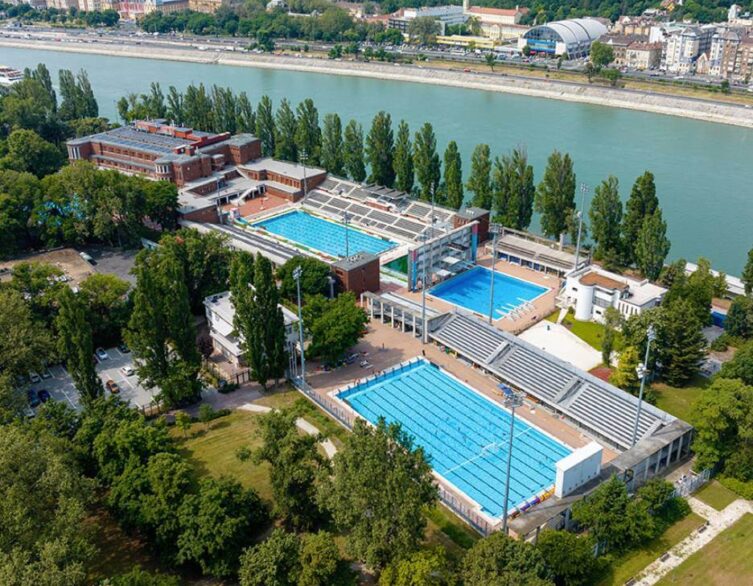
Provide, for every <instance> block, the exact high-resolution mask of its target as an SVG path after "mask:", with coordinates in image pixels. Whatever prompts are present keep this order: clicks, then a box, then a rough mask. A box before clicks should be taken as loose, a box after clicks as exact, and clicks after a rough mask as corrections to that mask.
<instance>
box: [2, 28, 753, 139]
mask: <svg viewBox="0 0 753 586" xmlns="http://www.w3.org/2000/svg"><path fill="white" fill-rule="evenodd" d="M2 47H13V48H20V49H39V50H46V51H56V52H71V53H88V54H98V55H108V56H113V57H130V58H142V59H158V60H160V59H161V60H171V61H183V62H192V63H204V64H217V65H229V66H236V67H256V68H262V69H277V70H288V71H300V72H308V73H321V74H327V75H347V76H356V77H366V78H372V79H387V80H393V81H406V82H412V83H424V84H432V85H445V86H451V87H459V88H466V89H476V90H484V91H495V92H503V93H510V94H518V95H526V96H532V97H537V98H547V99H555V100H562V101H568V102H579V103H584V104H592V105H597V106H608V107H613V108H625V109H630V110H638V111H642V112H651V113H654V114H664V115H669V116H679V117H683V118H693V119H696V120H703V121H707V122H715V123H720V124H730V125H735V126H742V127H745V128H753V108H748V107H745V106H739V105H733V104H726V103H720V102H716V101H713V100H705V99H700V98H686V97H679V96H669V95H664V94H660V93H655V92H647V91H638V90H626V89H617V88H610V87H603V86H596V85H589V84H579V83H571V82H563V81H554V80H542V79H534V78H526V77H522V76H510V75H502V74H494V73H477V72H465V71H459V70H447V69H434V68H431V67H429V66H419V65H404V64H403V65H398V64H385V63H375V62H369V63H366V62H361V61H357V62H356V61H339V60H329V59H317V58H311V57H303V56H301V57H292V56H280V55H269V54H254V53H239V52H231V51H218V50H206V51H200V50H198V49H196V48H191V47H190V46H187V45H186V46H181V44H180V43H178V42H169V43H161V44H159V46H155V45H154V44H150V46H145V45H140V44H136V43H135V42H133V43H129V42H118V43H117V44H114V43H112V44H107V43H104V42H102V43H83V42H67V40H66V41H62V42H57V41H54V40H38V39H23V38H0V48H2Z"/></svg>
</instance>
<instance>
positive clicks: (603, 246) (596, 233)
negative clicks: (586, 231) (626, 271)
mask: <svg viewBox="0 0 753 586" xmlns="http://www.w3.org/2000/svg"><path fill="white" fill-rule="evenodd" d="M588 217H589V218H590V220H591V235H592V238H593V240H594V243H595V244H596V246H595V247H594V257H595V258H597V259H599V260H603V261H604V262H605V263H607V264H608V265H612V266H614V265H616V264H618V263H619V261H620V254H621V248H622V239H621V226H622V200H621V199H620V192H619V182H618V181H617V177H613V176H611V175H610V176H609V177H608V178H607V179H605V180H604V181H602V182H601V183H600V184H599V185H598V186H597V187H596V189H595V190H594V198H593V200H592V201H591V209H590V210H589V212H588Z"/></svg>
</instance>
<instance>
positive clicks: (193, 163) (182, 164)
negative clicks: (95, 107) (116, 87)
mask: <svg viewBox="0 0 753 586" xmlns="http://www.w3.org/2000/svg"><path fill="white" fill-rule="evenodd" d="M67 147H68V158H69V159H70V160H71V161H79V160H86V161H91V162H92V163H94V164H95V165H97V166H98V167H102V168H105V169H115V170H117V171H121V172H123V173H133V174H139V175H146V176H148V177H151V178H152V179H159V180H164V181H172V182H173V183H175V184H176V185H178V186H179V187H182V186H183V185H186V184H187V183H190V182H192V181H196V180H197V179H201V178H202V177H210V176H212V175H213V174H214V173H216V172H218V171H221V170H222V169H223V168H225V167H226V166H228V165H240V164H242V163H247V162H248V161H251V160H253V159H258V158H259V157H261V141H260V140H259V139H258V138H256V137H255V136H252V135H250V134H238V135H235V136H231V135H230V133H228V132H223V133H220V134H213V133H210V132H202V131H199V130H194V129H192V128H184V127H180V126H172V125H169V124H166V123H165V121H164V120H151V121H146V120H138V121H136V122H134V123H133V124H131V125H128V126H122V127H120V128H115V129H113V130H108V131H106V132H101V133H99V134H94V135H91V136H86V137H82V138H76V139H73V140H69V141H68V142H67Z"/></svg>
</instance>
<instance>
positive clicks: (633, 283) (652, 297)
mask: <svg viewBox="0 0 753 586" xmlns="http://www.w3.org/2000/svg"><path fill="white" fill-rule="evenodd" d="M666 292H667V290H666V289H665V288H664V287H659V286H658V285H654V284H653V283H651V282H649V281H648V280H647V279H644V280H642V281H639V280H637V279H631V278H629V277H625V276H623V275H618V274H616V273H612V272H609V271H605V270H604V269H602V268H600V267H597V266H595V265H591V266H587V267H584V268H582V269H580V270H578V271H573V272H571V273H569V274H568V275H567V278H566V280H565V291H564V302H565V304H566V305H567V306H571V307H574V308H575V319H577V320H579V321H592V320H593V321H602V320H603V319H604V312H605V311H606V310H607V308H608V307H614V308H615V309H617V311H619V312H620V313H621V314H622V315H623V316H624V317H626V318H628V317H630V316H632V315H638V314H640V313H643V312H644V311H645V310H647V309H651V308H652V307H656V306H657V305H659V304H660V303H661V300H662V299H663V298H664V295H665V293H666Z"/></svg>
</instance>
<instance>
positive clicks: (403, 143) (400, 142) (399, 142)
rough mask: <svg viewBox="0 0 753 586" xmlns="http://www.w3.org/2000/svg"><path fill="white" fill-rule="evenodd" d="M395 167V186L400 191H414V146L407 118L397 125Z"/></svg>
mask: <svg viewBox="0 0 753 586" xmlns="http://www.w3.org/2000/svg"><path fill="white" fill-rule="evenodd" d="M392 164H393V165H394V168H395V187H396V188H397V189H399V190H400V191H404V192H406V193H411V192H412V191H413V181H414V173H413V147H412V146H411V141H410V129H409V128H408V123H407V122H406V121H405V120H401V121H400V124H399V125H398V127H397V138H396V140H395V158H394V160H393V162H392Z"/></svg>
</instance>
